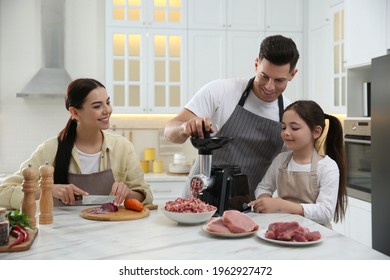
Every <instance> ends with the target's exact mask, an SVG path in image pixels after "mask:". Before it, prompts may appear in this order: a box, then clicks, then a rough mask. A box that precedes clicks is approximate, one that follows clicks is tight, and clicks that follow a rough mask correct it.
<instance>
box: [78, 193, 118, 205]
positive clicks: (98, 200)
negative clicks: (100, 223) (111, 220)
mask: <svg viewBox="0 0 390 280" xmlns="http://www.w3.org/2000/svg"><path fill="white" fill-rule="evenodd" d="M114 199H115V195H83V198H82V203H83V205H96V204H104V203H109V202H113V201H114Z"/></svg>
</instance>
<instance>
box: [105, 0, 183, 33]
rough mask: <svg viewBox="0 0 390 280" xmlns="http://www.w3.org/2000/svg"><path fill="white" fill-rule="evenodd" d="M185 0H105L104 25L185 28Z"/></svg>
mask: <svg viewBox="0 0 390 280" xmlns="http://www.w3.org/2000/svg"><path fill="white" fill-rule="evenodd" d="M186 14H187V1H186V0H169V1H168V0H159V1H155V0H142V1H139V0H135V1H126V0H106V25H108V26H116V27H119V26H122V27H128V26H132V27H141V28H144V27H150V28H156V27H158V28H160V27H162V28H174V29H176V28H182V29H185V28H187V17H186Z"/></svg>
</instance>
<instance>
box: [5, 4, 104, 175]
mask: <svg viewBox="0 0 390 280" xmlns="http://www.w3.org/2000/svg"><path fill="white" fill-rule="evenodd" d="M104 6H105V2H104V0H66V9H65V10H66V29H65V33H66V38H65V41H66V46H65V67H66V69H67V71H68V73H69V75H70V76H71V78H72V79H75V78H79V77H92V78H96V79H98V80H100V81H102V82H103V83H105V79H104V78H105V63H104V61H105V59H104V51H105V31H104V30H105V28H104ZM39 16H40V0H29V1H25V0H12V1H9V0H0V42H1V47H0V82H1V83H0V173H1V172H14V171H16V170H17V169H18V168H19V165H20V163H21V162H22V161H23V160H25V159H27V158H28V157H29V156H30V154H31V153H32V152H33V151H34V150H35V148H36V147H37V146H38V145H39V144H40V143H41V142H42V141H43V140H45V139H47V138H49V137H53V136H56V135H57V134H58V132H59V131H60V130H61V129H62V128H63V127H64V125H65V123H66V121H67V119H68V116H69V114H68V112H67V111H66V109H65V106H64V100H63V99H61V98H59V99H39V100H28V99H23V98H16V93H17V92H18V91H20V90H21V89H22V88H23V87H24V86H25V85H26V84H27V82H28V81H29V80H30V79H31V78H32V77H33V76H34V75H35V74H36V72H37V71H38V70H39V69H40V68H41V65H42V63H41V38H40V17H39ZM65 90H66V89H64V92H65Z"/></svg>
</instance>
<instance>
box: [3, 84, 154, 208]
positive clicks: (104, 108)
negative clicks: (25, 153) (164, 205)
mask: <svg viewBox="0 0 390 280" xmlns="http://www.w3.org/2000/svg"><path fill="white" fill-rule="evenodd" d="M65 107H66V109H67V110H68V111H69V113H70V118H69V120H68V123H67V124H66V126H65V128H64V129H63V130H62V131H61V132H60V133H59V135H58V136H57V137H53V138H51V139H48V140H46V141H45V142H43V143H42V144H41V145H39V147H38V148H37V149H36V151H35V152H34V153H33V154H32V155H31V157H30V158H29V159H28V160H26V161H25V162H24V163H22V165H21V166H20V169H19V171H18V172H16V173H15V174H14V175H12V176H10V177H8V178H7V179H6V180H5V181H4V183H3V184H2V185H1V186H0V206H2V207H7V208H9V209H19V208H20V206H21V202H22V199H23V192H22V188H21V184H22V182H23V177H22V176H21V175H22V171H23V169H24V168H25V167H27V166H28V164H32V166H33V167H35V168H38V167H39V166H41V165H42V164H44V163H45V162H46V161H48V163H49V164H50V165H52V166H54V188H53V197H54V198H55V199H54V205H80V204H81V201H76V197H77V196H80V195H88V194H101V195H108V194H110V195H115V200H114V204H116V205H119V204H121V203H122V202H123V201H124V200H125V199H126V198H136V199H138V200H139V201H141V202H143V203H144V204H146V203H151V202H152V200H153V197H152V193H151V190H150V188H149V185H148V184H146V183H145V181H144V177H143V175H144V174H143V171H142V169H141V166H140V163H139V160H138V158H137V155H136V153H135V150H134V146H133V144H132V143H131V142H130V141H128V140H127V139H126V138H125V137H123V136H120V135H115V134H110V133H107V132H105V130H106V129H107V128H109V121H110V116H111V113H112V107H111V104H110V97H109V96H108V94H107V92H106V89H105V87H104V86H103V85H102V84H101V83H100V82H98V81H96V80H94V79H77V80H75V81H73V82H71V83H70V84H69V86H68V89H67V95H66V98H65ZM36 198H39V194H38V192H37V195H36Z"/></svg>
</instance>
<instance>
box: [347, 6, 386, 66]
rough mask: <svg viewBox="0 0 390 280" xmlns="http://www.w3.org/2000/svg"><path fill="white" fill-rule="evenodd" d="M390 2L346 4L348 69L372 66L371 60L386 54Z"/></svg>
mask: <svg viewBox="0 0 390 280" xmlns="http://www.w3.org/2000/svg"><path fill="white" fill-rule="evenodd" d="M387 2H388V0H375V1H371V0H345V13H346V14H345V20H346V22H345V28H346V44H345V47H346V50H345V62H346V66H347V68H351V67H359V66H366V65H369V64H370V63H371V59H372V58H374V57H377V56H381V55H384V54H386V49H387V46H386V35H385V34H387V31H386V12H387V9H388V8H387ZM389 15H390V14H389Z"/></svg>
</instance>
